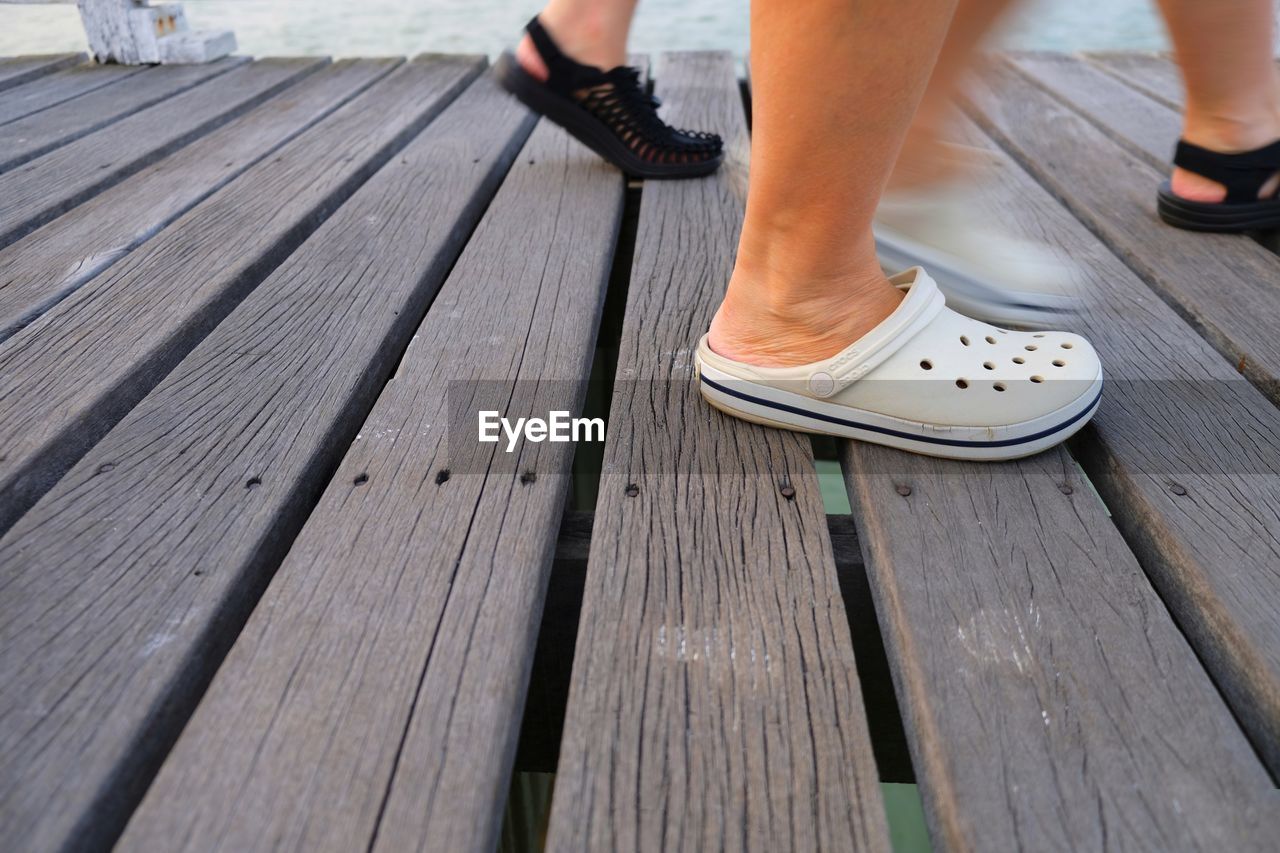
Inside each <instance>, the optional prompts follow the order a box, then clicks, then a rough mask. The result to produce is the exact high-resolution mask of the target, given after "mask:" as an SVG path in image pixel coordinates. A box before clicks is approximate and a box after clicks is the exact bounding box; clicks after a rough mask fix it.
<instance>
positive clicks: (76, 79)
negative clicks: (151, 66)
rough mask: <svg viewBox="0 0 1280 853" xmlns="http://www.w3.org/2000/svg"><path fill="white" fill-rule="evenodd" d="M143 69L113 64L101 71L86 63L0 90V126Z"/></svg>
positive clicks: (109, 84)
mask: <svg viewBox="0 0 1280 853" xmlns="http://www.w3.org/2000/svg"><path fill="white" fill-rule="evenodd" d="M142 70H143V69H141V68H124V67H122V66H116V65H113V66H109V67H105V68H104V67H99V66H96V65H92V64H89V63H86V64H84V65H76V66H72V67H71V68H67V69H65V70H63V71H59V72H57V73H54V74H49V75H46V76H44V77H40V78H37V79H35V80H33V81H31V82H30V83H25V84H23V85H22V86H18V87H15V88H11V89H7V90H3V91H0V124H8V123H9V122H11V121H16V120H18V119H20V118H23V117H24V116H29V115H31V114H32V113H38V112H40V111H41V110H46V109H48V108H49V107H52V106H55V105H57V104H61V103H63V102H64V101H69V100H71V99H73V98H78V97H80V96H81V95H85V94H87V93H89V92H92V91H94V90H95V89H101V88H103V87H105V86H111V85H114V84H116V83H121V82H123V81H124V80H125V79H127V78H129V77H131V76H133V75H134V74H138V73H140V72H141V71H142Z"/></svg>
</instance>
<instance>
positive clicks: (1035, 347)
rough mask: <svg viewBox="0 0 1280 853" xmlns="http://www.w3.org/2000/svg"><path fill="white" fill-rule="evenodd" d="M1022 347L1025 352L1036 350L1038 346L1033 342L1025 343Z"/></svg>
mask: <svg viewBox="0 0 1280 853" xmlns="http://www.w3.org/2000/svg"><path fill="white" fill-rule="evenodd" d="M1023 349H1024V350H1026V351H1027V352H1035V351H1036V350H1038V349H1040V347H1038V346H1036V345H1035V344H1027V345H1026V346H1025V347H1023Z"/></svg>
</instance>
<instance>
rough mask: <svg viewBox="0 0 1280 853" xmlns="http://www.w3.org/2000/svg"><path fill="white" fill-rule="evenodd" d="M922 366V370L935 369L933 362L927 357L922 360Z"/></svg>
mask: <svg viewBox="0 0 1280 853" xmlns="http://www.w3.org/2000/svg"><path fill="white" fill-rule="evenodd" d="M920 368H921V369H922V370H933V362H932V361H930V360H929V359H927V358H926V359H924V360H923V361H921V362H920Z"/></svg>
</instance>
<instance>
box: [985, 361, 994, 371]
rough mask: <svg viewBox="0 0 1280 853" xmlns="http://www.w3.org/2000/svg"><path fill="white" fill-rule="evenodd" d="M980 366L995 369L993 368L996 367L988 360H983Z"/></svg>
mask: <svg viewBox="0 0 1280 853" xmlns="http://www.w3.org/2000/svg"><path fill="white" fill-rule="evenodd" d="M982 366H983V367H985V368H986V369H987V370H995V369H996V366H995V365H994V364H992V363H991V362H989V361H984V362H982Z"/></svg>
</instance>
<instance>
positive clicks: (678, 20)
mask: <svg viewBox="0 0 1280 853" xmlns="http://www.w3.org/2000/svg"><path fill="white" fill-rule="evenodd" d="M184 6H185V8H186V12H187V18H188V20H189V21H190V22H191V24H192V26H193V27H197V28H201V29H230V30H234V31H235V34H236V38H237V39H238V41H239V44H240V52H241V53H244V54H249V55H253V56H268V55H272V54H275V55H281V54H285V55H296V54H312V55H319V54H327V55H332V56H379V55H389V54H414V53H419V52H422V51H442V52H453V53H487V54H489V55H491V56H492V55H495V54H497V52H498V51H500V50H502V48H503V47H505V46H506V45H508V44H509V43H510V42H511V41H513V40H514V38H515V36H516V35H517V34H518V32H519V30H520V27H521V26H522V25H523V24H524V22H525V21H526V20H527V19H528V18H529V17H531V16H532V15H533V14H534V13H535V12H536V11H537V10H538V9H539V8H540V7H541V6H542V3H540V2H537V0H187V2H186V3H185V4H184ZM747 6H748V0H642V2H641V3H640V12H639V15H638V17H637V19H636V25H635V30H634V32H633V34H632V49H633V50H635V51H637V52H643V53H656V52H659V51H663V50H698V49H719V50H731V51H733V52H734V53H735V54H738V55H742V54H744V53H746V50H747ZM1003 43H1004V44H1006V45H1008V46H1011V47H1016V48H1022V49H1035V50H1118V49H1129V50H1160V49H1164V48H1165V47H1166V45H1167V42H1166V39H1165V35H1164V30H1163V28H1162V25H1161V24H1160V20H1159V17H1158V16H1157V15H1156V13H1155V9H1154V6H1153V4H1152V2H1151V0H1033V2H1030V3H1028V4H1026V5H1025V6H1024V8H1023V9H1022V10H1021V11H1020V12H1018V13H1017V14H1016V15H1015V16H1014V18H1013V20H1011V21H1010V22H1009V24H1008V25H1007V26H1006V28H1005V35H1004V39H1003ZM84 47H85V42H84V34H83V32H82V30H81V28H80V18H79V15H78V14H77V13H76V10H75V7H74V6H49V5H41V6H13V5H9V4H4V5H0V56H12V55H15V54H19V53H53V52H60V51H68V50H83V49H84Z"/></svg>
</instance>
